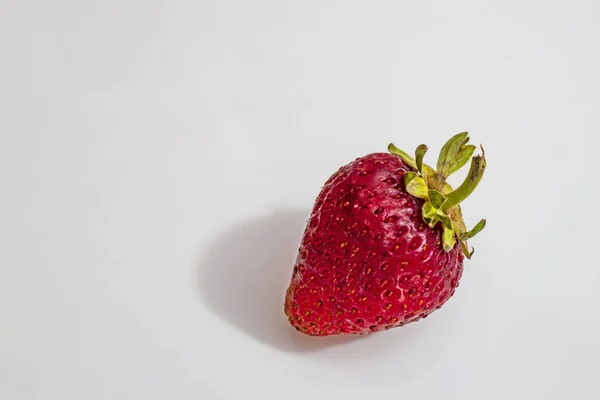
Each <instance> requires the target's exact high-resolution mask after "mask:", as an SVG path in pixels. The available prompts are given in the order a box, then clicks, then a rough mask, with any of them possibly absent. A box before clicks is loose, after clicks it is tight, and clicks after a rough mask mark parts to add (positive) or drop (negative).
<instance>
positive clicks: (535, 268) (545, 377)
mask: <svg viewBox="0 0 600 400" xmlns="http://www.w3.org/2000/svg"><path fill="white" fill-rule="evenodd" d="M599 20H600V3H599V2H598V1H597V0H588V1H583V0H579V1H574V0H563V1H558V0H555V1H541V0H540V1H531V0H530V1H525V0H503V1H476V0H472V1H467V0H455V1H441V0H440V1H423V0H413V1H391V0H390V1H348V0H346V1H341V0H340V1H331V0H326V1H325V0H319V1H280V0H271V1H232V0H221V1H217V0H212V1H207V0H188V1H173V0H145V1H142V0H104V1H76V0H54V1H42V0H37V1H36V0H2V1H0V318H1V319H0V320H1V328H0V398H2V399H7V400H21V399H27V400H33V399H44V400H46V399H50V400H54V399H56V400H70V399H77V400H80V399H86V400H95V399H127V400H129V399H144V400H146V399H148V400H151V399H208V400H211V399H217V400H218V399H290V400H294V399H304V400H305V399H320V398H328V399H329V398H344V399H365V398H370V399H375V398H392V396H394V397H396V398H407V399H408V398H413V399H461V400H462V399H477V400H479V399H486V400H488V399H490V400H493V399H502V400H504V399H519V400H520V399H524V400H535V399H543V400H559V399H561V400H562V399H573V400H579V399H586V400H588V399H589V400H592V399H599V398H600V381H599V380H598V377H599V376H600V321H599V314H598V307H599V306H600V262H599V261H598V253H597V249H598V246H599V245H600V243H599V242H598V240H599V239H598V227H599V223H600V218H599V213H598V210H597V207H596V202H597V201H598V199H599V198H600V190H599V183H598V174H597V172H595V171H596V169H597V167H598V156H597V152H598V146H599V145H600V140H599V139H598V133H599V130H600V120H599V118H600V114H599V110H600V27H599V25H598V21H599ZM464 130H468V131H469V132H470V133H471V137H472V139H473V141H474V142H475V143H482V144H484V146H485V148H486V153H487V156H488V170H487V172H486V176H485V177H484V180H483V181H482V183H481V185H480V187H479V188H478V190H477V192H476V193H475V194H474V195H473V196H472V197H471V198H470V199H469V200H468V201H467V202H466V203H465V205H464V208H463V209H464V211H465V214H466V220H467V222H468V223H469V224H470V225H471V226H472V225H473V223H475V222H476V221H477V220H478V219H479V218H481V217H486V218H487V220H488V227H487V228H486V230H485V231H484V232H482V233H481V234H480V235H479V236H478V237H477V238H476V239H474V240H473V241H472V244H473V245H474V246H475V247H476V254H475V257H474V259H473V260H472V261H470V262H467V263H466V270H465V274H464V278H463V280H462V282H461V286H460V289H459V290H458V291H457V293H456V295H455V297H453V298H452V299H451V301H450V302H449V303H448V304H447V305H446V306H445V307H444V308H443V309H442V310H440V311H439V312H437V313H435V314H434V315H432V316H431V317H430V318H428V319H427V320H425V321H422V322H419V323H417V324H414V325H412V326H408V327H406V328H402V329H397V330H393V331H388V332H383V333H379V334H376V335H372V336H370V337H368V338H360V339H358V340H339V339H318V338H317V339H315V338H307V337H303V336H301V335H300V334H297V333H296V332H295V331H293V330H292V329H291V328H289V326H288V323H287V321H286V319H285V317H284V315H283V306H282V302H283V296H284V292H285V289H286V287H287V283H288V279H289V277H290V274H291V269H292V266H293V261H294V258H295V252H296V249H297V246H298V244H299V241H300V237H301V234H302V231H303V229H304V223H305V220H306V217H307V216H308V213H309V212H310V209H311V207H312V204H313V201H314V198H315V197H316V195H317V193H318V191H319V189H320V187H321V185H322V183H323V182H324V181H325V180H326V179H327V178H328V177H329V175H330V174H331V173H333V172H334V171H335V170H336V169H337V168H338V167H339V166H341V165H343V164H345V163H347V162H349V161H351V160H353V159H354V158H356V157H358V156H362V155H365V154H367V153H369V152H374V151H385V149H386V146H387V144H388V143H389V142H391V141H393V142H395V143H396V144H397V145H398V146H400V147H402V148H404V149H406V150H408V151H412V149H414V148H415V147H416V146H417V145H418V144H420V143H422V142H425V143H427V144H429V145H430V149H431V150H430V154H428V161H429V162H431V163H434V161H435V156H436V155H437V152H438V151H439V148H440V146H441V144H442V143H443V142H444V141H445V140H446V139H447V138H449V137H450V136H451V135H453V134H455V133H457V132H460V131H464ZM458 178H460V177H458Z"/></svg>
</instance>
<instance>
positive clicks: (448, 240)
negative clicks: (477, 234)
mask: <svg viewBox="0 0 600 400" xmlns="http://www.w3.org/2000/svg"><path fill="white" fill-rule="evenodd" d="M455 243H456V236H455V235H454V231H453V230H452V229H448V228H444V233H443V235H442V244H443V246H444V251H450V250H452V249H453V248H454V244H455Z"/></svg>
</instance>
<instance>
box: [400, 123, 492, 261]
mask: <svg viewBox="0 0 600 400" xmlns="http://www.w3.org/2000/svg"><path fill="white" fill-rule="evenodd" d="M468 142H469V137H468V133H467V132H462V133H459V134H457V135H454V136H453V137H452V138H450V140H448V141H447V142H446V144H444V146H443V147H442V150H441V151H440V156H439V159H438V162H437V170H434V169H433V168H432V167H430V166H429V165H427V164H424V163H423V159H424V157H425V153H426V152H427V146H426V145H424V144H422V145H420V146H419V147H417V150H416V152H415V158H412V157H411V156H409V155H408V154H407V153H406V152H404V151H402V150H400V149H399V148H397V147H396V146H394V144H390V145H389V146H388V150H389V152H390V153H392V154H395V155H397V156H398V157H400V158H401V159H403V160H404V161H405V162H406V163H407V164H409V165H410V166H411V167H412V168H414V170H413V171H410V172H406V173H405V175H404V180H405V185H406V191H407V192H408V193H410V194H411V195H412V196H415V197H418V198H420V199H422V200H424V201H425V203H424V204H423V209H422V218H423V221H425V222H426V223H427V224H428V225H429V226H430V227H432V228H433V227H434V226H435V225H436V224H438V223H441V224H442V225H443V235H442V247H443V248H444V250H445V251H450V250H452V249H453V248H454V246H455V245H456V243H459V245H460V247H461V249H462V251H463V253H464V255H465V256H466V257H467V258H471V256H472V255H473V251H472V250H471V251H469V247H468V245H467V240H468V239H471V238H472V237H473V236H475V235H476V234H477V233H478V232H480V231H481V230H482V229H483V228H484V227H485V220H481V221H480V222H479V223H478V224H477V225H475V227H474V228H473V229H472V230H470V231H467V228H466V226H465V223H464V221H463V219H462V211H461V210H460V203H461V202H462V201H464V200H465V199H466V198H467V197H468V196H469V195H470V194H471V193H473V191H474V190H475V188H477V185H479V182H480V181H481V178H482V177H483V173H484V172H485V167H486V160H485V151H484V150H483V147H482V148H481V155H477V156H474V157H472V158H471V156H472V155H473V153H474V151H475V146H473V145H467V143H468ZM469 159H471V167H470V169H469V173H468V174H467V177H466V179H465V180H464V182H463V183H462V184H461V185H460V186H459V187H458V188H456V190H453V189H452V187H451V186H450V185H449V184H448V183H447V182H446V178H447V177H448V176H450V175H451V174H452V173H454V172H456V171H457V170H459V169H460V168H462V167H463V166H464V165H465V164H466V163H467V162H468V161H469Z"/></svg>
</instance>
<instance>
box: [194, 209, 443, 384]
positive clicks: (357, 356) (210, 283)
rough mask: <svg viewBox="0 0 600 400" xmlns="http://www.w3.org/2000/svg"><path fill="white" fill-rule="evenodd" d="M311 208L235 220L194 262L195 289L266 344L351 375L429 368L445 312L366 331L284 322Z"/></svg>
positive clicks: (406, 376)
mask: <svg viewBox="0 0 600 400" xmlns="http://www.w3.org/2000/svg"><path fill="white" fill-rule="evenodd" d="M308 215H309V213H308V212H302V211H298V210H278V211H274V212H271V213H269V214H266V215H264V216H261V217H258V218H254V219H250V220H247V221H243V222H240V223H239V224H237V225H234V226H232V227H231V228H229V229H228V230H226V231H225V232H224V233H223V234H221V235H220V236H218V237H217V238H216V239H215V240H214V242H212V243H210V244H209V246H208V248H207V249H206V250H205V252H204V253H203V254H202V258H201V260H200V265H199V289H200V295H201V299H202V301H203V302H204V303H205V304H206V306H207V308H208V309H209V310H211V311H212V312H213V313H214V314H215V315H217V316H218V317H219V318H220V319H221V320H223V321H224V322H226V323H228V324H229V325H230V326H232V327H234V328H235V329H238V330H239V331H241V332H243V333H245V334H247V335H248V336H250V337H252V338H254V339H255V340H257V341H259V342H261V343H263V344H264V345H267V346H269V347H272V348H275V349H278V350H282V351H285V352H289V353H295V354H301V355H302V356H303V358H305V359H307V360H310V361H311V362H314V363H316V364H318V365H322V366H325V367H329V368H332V369H333V370H336V371H337V370H341V369H342V370H344V371H345V374H346V375H345V376H346V377H347V378H348V379H362V380H365V379H368V378H367V377H365V376H364V368H365V367H367V368H369V369H370V370H372V371H373V372H376V373H375V375H374V376H376V377H377V381H376V382H373V384H379V385H381V380H382V379H383V380H389V381H390V382H394V381H396V380H398V379H402V380H410V379H412V378H413V377H415V376H417V375H421V374H423V373H426V371H428V370H429V369H430V368H431V367H432V366H433V365H434V364H435V363H436V362H437V359H438V357H439V354H440V353H441V352H442V350H443V348H444V346H447V345H448V344H447V342H446V340H445V337H446V335H447V334H448V333H449V330H450V329H451V325H452V324H451V323H450V326H447V324H446V322H449V321H446V322H444V321H443V320H444V319H445V318H441V319H440V318H437V321H438V322H437V323H435V322H434V321H430V319H431V318H428V319H427V321H425V320H424V321H421V322H418V323H415V324H410V325H408V326H406V327H403V328H398V329H393V330H390V331H387V332H380V333H377V334H373V335H368V336H331V337H312V336H306V335H304V334H302V333H299V332H297V331H296V330H295V329H293V328H292V327H291V325H290V324H289V323H288V321H287V318H286V316H285V314H284V311H283V302H284V298H285V291H286V289H287V286H288V284H289V280H290V278H291V273H292V269H293V265H294V262H295V259H296V255H297V251H298V246H299V244H300V240H301V238H302V234H303V232H304V228H305V226H306V219H307V218H308ZM448 317H450V316H448ZM431 322H434V323H433V324H432V323H431ZM435 325H438V327H437V328H436V327H435ZM449 328H450V329H449ZM390 357H391V358H392V359H393V365H390Z"/></svg>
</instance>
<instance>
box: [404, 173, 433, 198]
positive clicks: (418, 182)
mask: <svg viewBox="0 0 600 400" xmlns="http://www.w3.org/2000/svg"><path fill="white" fill-rule="evenodd" d="M428 190H429V188H428V187H427V183H425V179H423V178H421V177H420V176H416V177H414V179H412V180H411V181H410V182H409V183H408V185H406V191H407V192H408V193H410V194H411V195H413V196H415V197H418V198H419V199H423V200H429V196H428V194H427V192H428Z"/></svg>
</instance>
